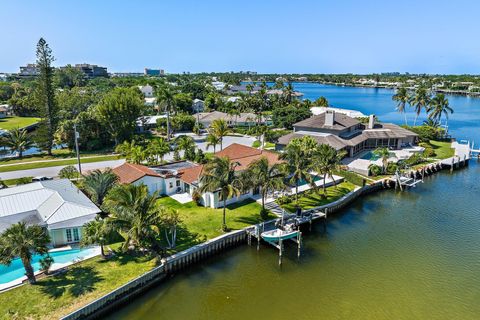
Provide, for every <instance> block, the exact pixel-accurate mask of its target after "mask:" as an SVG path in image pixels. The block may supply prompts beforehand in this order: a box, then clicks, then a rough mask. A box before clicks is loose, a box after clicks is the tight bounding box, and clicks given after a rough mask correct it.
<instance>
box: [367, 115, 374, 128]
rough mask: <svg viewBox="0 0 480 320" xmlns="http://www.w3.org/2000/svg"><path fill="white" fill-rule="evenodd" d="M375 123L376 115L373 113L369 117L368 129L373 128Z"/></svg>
mask: <svg viewBox="0 0 480 320" xmlns="http://www.w3.org/2000/svg"><path fill="white" fill-rule="evenodd" d="M374 125H375V115H374V114H371V115H370V116H369V117H368V129H373V126H374Z"/></svg>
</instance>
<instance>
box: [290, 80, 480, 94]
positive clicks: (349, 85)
mask: <svg viewBox="0 0 480 320" xmlns="http://www.w3.org/2000/svg"><path fill="white" fill-rule="evenodd" d="M299 82H306V83H320V84H326V85H332V86H337V87H356V88H372V89H390V90H395V89H397V88H398V87H397V86H386V85H363V84H358V83H336V82H328V81H299ZM412 90H413V88H412ZM433 91H434V92H436V93H443V94H447V95H455V96H467V97H472V98H480V92H469V91H464V90H443V89H436V90H433Z"/></svg>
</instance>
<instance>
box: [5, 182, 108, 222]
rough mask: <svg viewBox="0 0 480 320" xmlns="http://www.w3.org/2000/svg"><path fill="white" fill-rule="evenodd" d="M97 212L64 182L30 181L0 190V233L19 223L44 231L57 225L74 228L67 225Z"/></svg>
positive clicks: (85, 197) (79, 192)
mask: <svg viewBox="0 0 480 320" xmlns="http://www.w3.org/2000/svg"><path fill="white" fill-rule="evenodd" d="M100 212H101V211H100V209H99V208H98V207H97V206H96V205H95V204H94V203H93V202H92V201H90V199H88V198H87V196H85V195H84V194H83V193H82V192H81V191H80V190H79V189H78V188H77V187H76V186H75V185H74V184H73V183H72V182H70V181H69V180H68V179H61V180H49V181H41V182H34V183H29V184H25V185H21V186H17V187H12V188H7V189H2V190H0V231H2V230H4V229H5V228H7V227H8V226H9V225H11V224H13V223H16V222H20V221H25V222H27V223H30V224H42V225H46V226H47V227H48V228H51V225H53V224H58V223H61V224H63V225H66V226H78V225H76V224H75V225H71V224H70V223H69V222H70V221H74V220H75V219H77V220H78V219H79V218H82V217H83V218H86V217H88V219H89V220H91V219H93V218H94V217H95V215H96V214H97V213H100ZM82 220H85V219H82ZM85 222H86V221H85Z"/></svg>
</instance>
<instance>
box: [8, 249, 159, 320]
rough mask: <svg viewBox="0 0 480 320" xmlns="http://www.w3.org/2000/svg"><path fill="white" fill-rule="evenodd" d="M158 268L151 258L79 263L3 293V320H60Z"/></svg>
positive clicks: (121, 258) (118, 255) (116, 258)
mask: <svg viewBox="0 0 480 320" xmlns="http://www.w3.org/2000/svg"><path fill="white" fill-rule="evenodd" d="M154 266H155V259H152V258H150V257H132V256H129V255H122V254H117V256H116V257H114V258H112V259H110V260H103V259H102V258H100V257H97V258H93V259H90V260H87V261H84V262H80V263H78V264H76V265H75V266H74V267H72V268H69V269H68V271H67V272H65V273H63V274H61V275H57V276H53V277H48V278H44V279H41V280H39V281H38V284H36V285H34V286H32V285H23V286H21V287H18V288H15V289H12V290H9V291H6V292H4V293H0V318H1V319H58V318H59V317H61V316H64V315H66V314H68V313H70V312H72V311H74V310H76V309H77V308H79V307H81V306H83V305H85V304H87V303H89V302H91V301H93V300H95V299H97V298H99V297H101V296H103V295H105V294H106V293H108V292H110V291H112V290H113V289H115V288H117V287H119V286H121V285H123V284H125V283H127V282H128V281H130V280H132V279H134V278H136V277H138V276H139V275H141V274H143V273H144V272H146V271H148V270H150V269H152V268H153V267H154Z"/></svg>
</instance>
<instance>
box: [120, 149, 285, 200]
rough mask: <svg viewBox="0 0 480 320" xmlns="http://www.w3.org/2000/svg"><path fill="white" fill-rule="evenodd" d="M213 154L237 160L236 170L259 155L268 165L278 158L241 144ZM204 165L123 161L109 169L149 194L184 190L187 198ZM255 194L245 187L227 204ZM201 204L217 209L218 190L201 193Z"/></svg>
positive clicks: (243, 167)
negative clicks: (145, 189)
mask: <svg viewBox="0 0 480 320" xmlns="http://www.w3.org/2000/svg"><path fill="white" fill-rule="evenodd" d="M215 156H217V157H228V158H230V160H232V161H236V162H238V164H239V165H238V166H237V167H236V171H238V172H241V171H243V170H245V169H246V168H247V167H248V165H249V164H250V163H252V162H253V161H255V160H258V159H260V158H262V157H266V158H267V159H268V160H269V162H270V163H271V164H274V163H278V162H280V161H281V160H280V159H279V158H278V157H279V156H278V154H277V153H275V152H271V151H266V150H260V149H255V148H252V147H247V146H244V145H241V144H237V143H234V144H231V145H230V146H228V147H226V148H224V149H223V150H222V151H219V152H216V153H215ZM203 168H204V166H203V165H201V164H196V163H193V162H190V161H178V162H172V163H168V164H165V165H160V166H155V167H146V166H143V165H136V164H130V163H125V164H123V165H121V166H119V167H116V168H114V169H113V172H115V174H117V175H118V177H119V181H120V183H134V184H144V185H146V186H147V187H148V189H149V191H150V192H151V193H153V192H158V193H159V194H160V195H168V196H172V195H175V194H178V193H186V194H188V195H189V196H190V197H191V196H192V195H193V194H194V192H195V191H196V190H197V189H198V188H199V187H200V178H201V176H202V172H203ZM258 193H259V190H253V189H251V190H249V191H247V192H245V193H244V194H242V195H240V196H239V197H236V198H232V199H229V200H228V201H227V205H228V204H231V203H234V202H238V201H243V200H245V199H247V198H249V197H252V196H254V195H256V194H258ZM200 202H201V204H202V205H204V206H206V207H211V208H218V207H221V206H222V205H223V202H222V201H220V199H219V193H218V192H213V193H212V192H206V193H204V194H202V195H201V200H200Z"/></svg>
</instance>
